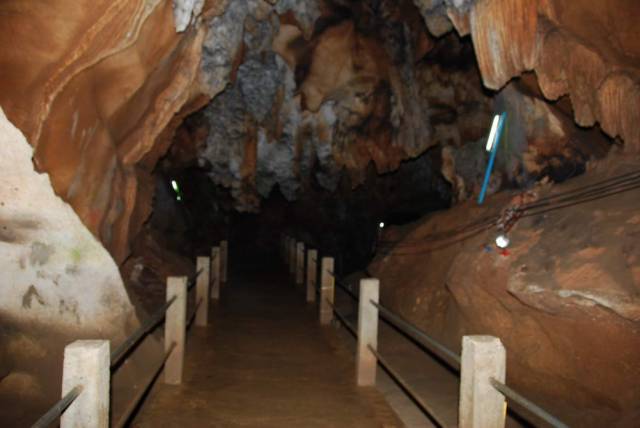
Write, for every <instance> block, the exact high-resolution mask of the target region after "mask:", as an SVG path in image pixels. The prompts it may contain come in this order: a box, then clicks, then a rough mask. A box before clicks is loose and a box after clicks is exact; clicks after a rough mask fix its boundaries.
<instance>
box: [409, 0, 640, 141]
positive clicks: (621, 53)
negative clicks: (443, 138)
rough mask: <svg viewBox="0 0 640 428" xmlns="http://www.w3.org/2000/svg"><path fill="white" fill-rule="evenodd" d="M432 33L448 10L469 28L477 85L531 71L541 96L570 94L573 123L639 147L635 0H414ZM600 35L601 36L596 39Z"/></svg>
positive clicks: (639, 50) (639, 47)
mask: <svg viewBox="0 0 640 428" xmlns="http://www.w3.org/2000/svg"><path fill="white" fill-rule="evenodd" d="M414 2H415V3H416V5H418V7H419V8H420V10H421V12H422V14H423V16H424V18H425V21H426V23H427V25H428V26H429V28H430V30H431V31H433V32H434V33H435V34H441V33H444V32H446V31H447V25H446V23H445V22H444V20H443V19H444V17H445V16H447V17H448V18H449V19H450V21H451V23H452V24H453V25H454V26H455V28H456V30H457V31H458V33H459V34H460V35H467V34H470V35H471V38H472V40H473V45H474V49H475V53H476V57H477V59H478V66H479V67H480V72H481V73H482V80H483V82H484V84H485V85H486V86H487V87H488V88H490V89H494V90H497V89H500V88H501V87H503V86H504V85H505V84H506V83H507V82H508V81H509V80H510V79H511V78H513V77H515V76H518V75H520V74H522V73H523V72H525V71H532V70H533V71H535V73H536V75H537V77H538V81H539V83H540V87H541V89H542V92H543V93H544V95H545V97H546V98H547V99H549V100H557V99H558V98H560V97H562V96H569V98H570V99H571V103H572V106H573V110H574V118H575V121H576V123H578V124H579V125H581V126H593V125H594V124H596V123H599V124H600V126H601V128H602V129H603V130H604V131H605V132H606V133H607V134H608V135H610V136H611V137H620V138H621V139H622V140H624V142H625V144H626V146H627V147H628V150H630V151H632V152H637V151H638V150H639V149H640V131H638V128H637V127H636V126H633V124H634V123H636V122H637V120H638V119H639V118H640V107H639V106H640V75H639V74H638V70H637V60H638V58H639V57H640V42H638V40H640V34H639V32H638V29H637V26H636V25H635V22H636V20H637V17H638V15H639V14H640V4H638V3H637V2H634V1H630V0H615V1H613V2H612V1H605V0H599V1H596V2H591V3H589V5H588V6H587V5H585V4H584V3H581V2H564V1H561V0H537V1H528V0H414ZM603 35H607V37H603Z"/></svg>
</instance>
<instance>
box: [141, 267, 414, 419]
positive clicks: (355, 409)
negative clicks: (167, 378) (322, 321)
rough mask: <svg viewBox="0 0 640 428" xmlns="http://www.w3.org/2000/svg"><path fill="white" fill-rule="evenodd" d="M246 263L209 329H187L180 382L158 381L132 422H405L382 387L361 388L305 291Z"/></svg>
mask: <svg viewBox="0 0 640 428" xmlns="http://www.w3.org/2000/svg"><path fill="white" fill-rule="evenodd" d="M242 268H244V269H243V270H244V272H243V273H242V274H240V275H239V274H235V275H234V274H232V275H231V278H230V281H229V285H227V286H225V287H224V288H223V291H222V297H221V300H220V303H218V304H213V305H212V306H211V311H212V312H211V313H210V326H209V327H206V328H203V327H195V326H193V327H191V330H190V331H189V333H188V335H187V348H186V361H185V373H184V383H183V384H182V385H180V386H169V385H165V384H163V383H162V378H160V379H159V380H158V383H157V384H156V385H155V386H154V388H153V389H152V391H151V393H150V395H149V397H148V398H147V400H146V402H145V404H144V405H143V407H142V409H141V411H140V413H139V415H138V416H137V417H136V419H135V420H134V421H133V424H132V426H139V427H158V426H167V427H173V426H176V427H181V428H187V427H280V428H282V427H309V428H312V427H399V426H402V425H401V423H400V422H399V420H398V419H397V417H396V416H395V414H394V413H393V411H392V410H391V409H390V408H389V406H388V405H387V404H386V402H385V401H384V400H383V399H382V396H381V395H380V394H379V393H378V392H377V390H375V389H373V388H357V387H356V386H355V382H354V379H355V374H354V367H353V360H349V359H348V358H345V356H344V353H343V352H342V353H341V352H340V351H339V350H338V349H337V348H338V347H337V346H336V344H337V341H338V340H340V339H338V338H337V337H336V333H335V331H334V330H333V329H332V328H322V327H320V326H319V324H318V321H317V310H316V307H315V305H307V304H305V303H304V294H303V291H302V290H301V289H296V288H295V287H294V286H293V285H292V284H291V282H290V281H288V280H287V278H286V277H285V276H284V273H280V274H278V273H271V274H269V273H267V274H266V275H265V273H264V267H262V268H260V267H253V268H252V267H244V266H242ZM280 270H281V271H283V272H284V268H283V267H281V269H280Z"/></svg>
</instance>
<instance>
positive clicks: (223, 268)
mask: <svg viewBox="0 0 640 428" xmlns="http://www.w3.org/2000/svg"><path fill="white" fill-rule="evenodd" d="M228 268H229V241H222V242H220V280H221V282H222V283H223V284H226V283H227V270H228Z"/></svg>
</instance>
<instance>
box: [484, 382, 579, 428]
mask: <svg viewBox="0 0 640 428" xmlns="http://www.w3.org/2000/svg"><path fill="white" fill-rule="evenodd" d="M489 382H491V386H493V387H494V388H495V389H497V390H498V392H500V393H501V394H502V395H504V396H505V397H506V398H508V399H510V400H512V401H514V402H516V403H518V404H519V405H520V406H522V407H523V408H525V409H527V410H528V411H530V412H531V413H532V414H534V415H536V416H537V417H539V418H540V419H542V420H543V421H545V422H546V423H548V424H549V425H551V426H552V427H556V428H569V425H567V424H565V423H564V422H562V421H561V420H560V419H558V418H556V417H555V416H553V415H552V414H551V413H549V412H547V411H546V410H544V409H543V408H542V407H540V406H538V405H537V404H536V403H534V402H533V401H531V400H529V399H527V398H525V397H524V396H522V395H521V394H519V393H518V392H516V391H514V390H513V389H511V388H509V387H508V386H507V385H505V384H504V383H502V382H500V381H497V380H496V379H494V378H491V379H489Z"/></svg>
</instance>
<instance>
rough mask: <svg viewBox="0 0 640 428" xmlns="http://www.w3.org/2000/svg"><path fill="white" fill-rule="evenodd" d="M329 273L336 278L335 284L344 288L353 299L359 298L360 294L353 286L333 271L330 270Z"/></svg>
mask: <svg viewBox="0 0 640 428" xmlns="http://www.w3.org/2000/svg"><path fill="white" fill-rule="evenodd" d="M327 273H328V274H329V275H331V276H332V277H333V279H334V282H335V284H336V285H337V286H338V287H340V289H342V291H344V292H345V293H347V294H348V295H349V296H350V297H351V298H352V299H353V300H358V298H359V297H358V295H357V294H356V293H355V292H353V291H352V290H351V286H349V285H348V284H345V283H344V282H342V280H341V279H339V278H338V277H337V276H336V274H335V273H333V272H332V271H330V270H328V271H327Z"/></svg>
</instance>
